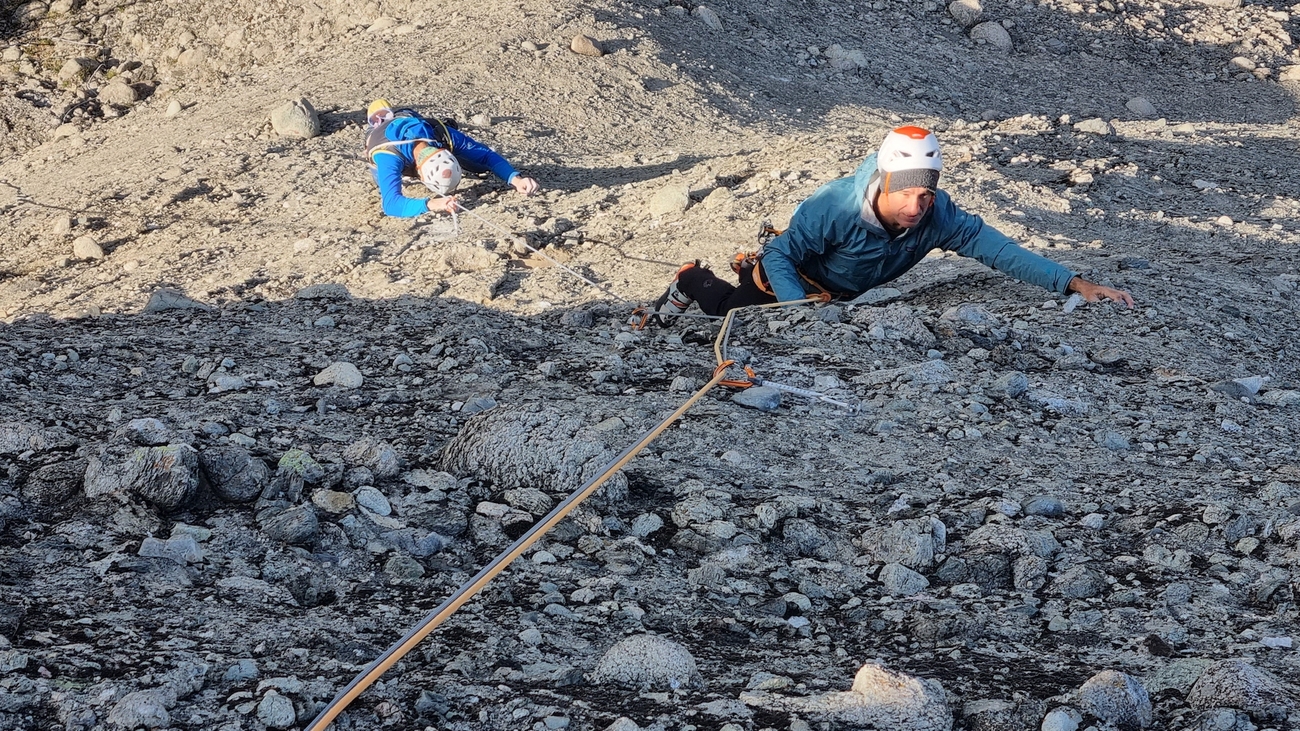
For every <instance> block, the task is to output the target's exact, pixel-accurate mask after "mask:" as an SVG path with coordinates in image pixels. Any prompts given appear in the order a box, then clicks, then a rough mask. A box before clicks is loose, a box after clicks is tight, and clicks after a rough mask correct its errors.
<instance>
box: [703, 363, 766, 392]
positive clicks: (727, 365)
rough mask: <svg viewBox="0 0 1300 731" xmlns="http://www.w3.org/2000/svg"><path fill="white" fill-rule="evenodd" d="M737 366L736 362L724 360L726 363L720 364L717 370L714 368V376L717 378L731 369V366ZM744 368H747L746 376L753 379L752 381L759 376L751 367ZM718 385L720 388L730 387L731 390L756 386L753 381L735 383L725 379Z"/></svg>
mask: <svg viewBox="0 0 1300 731" xmlns="http://www.w3.org/2000/svg"><path fill="white" fill-rule="evenodd" d="M735 364H736V361H734V360H724V361H722V363H720V364H719V365H718V367H717V368H714V369H713V375H715V376H716V375H718V374H719V373H722V372H723V371H725V370H727V369H728V368H730V367H731V366H733V365H735ZM744 368H745V375H746V376H749V378H751V379H753V378H756V377H757V375H758V374H756V373H754V369H752V368H750V367H749V366H745V367H744ZM718 385H719V386H730V387H731V388H749V387H750V386H752V385H754V382H753V381H752V380H747V381H733V380H729V379H723V380H721V381H718Z"/></svg>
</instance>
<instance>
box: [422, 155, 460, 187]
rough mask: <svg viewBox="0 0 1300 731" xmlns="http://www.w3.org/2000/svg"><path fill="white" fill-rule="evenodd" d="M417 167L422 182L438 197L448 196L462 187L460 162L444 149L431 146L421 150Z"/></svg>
mask: <svg viewBox="0 0 1300 731" xmlns="http://www.w3.org/2000/svg"><path fill="white" fill-rule="evenodd" d="M415 167H416V169H417V170H419V172H420V182H422V183H424V185H425V187H427V188H428V189H429V190H431V191H433V192H434V193H435V194H436V195H448V194H450V193H451V192H452V191H453V190H455V189H456V186H458V185H460V176H461V171H460V162H459V161H457V160H456V156H455V155H453V154H451V153H450V152H448V151H447V150H446V149H444V148H441V147H433V146H429V147H426V148H424V149H422V150H420V152H419V154H418V155H416V160H415Z"/></svg>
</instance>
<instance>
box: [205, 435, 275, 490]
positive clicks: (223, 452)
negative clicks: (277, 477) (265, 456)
mask: <svg viewBox="0 0 1300 731" xmlns="http://www.w3.org/2000/svg"><path fill="white" fill-rule="evenodd" d="M199 465H200V466H201V467H202V468H203V472H204V473H205V474H206V475H207V476H208V480H209V483H210V484H211V485H212V491H213V492H215V493H216V494H217V495H218V496H220V497H221V498H223V499H225V500H229V501H231V502H236V503H243V502H248V501H250V500H252V499H254V498H256V497H257V496H258V495H260V494H261V493H262V489H263V488H265V487H266V484H267V482H268V481H269V480H270V476H271V472H270V470H269V469H268V468H267V466H266V463H265V462H263V461H262V460H260V459H256V458H254V457H253V456H252V455H251V454H249V453H248V451H247V450H245V449H243V448H242V447H236V446H226V447H213V448H211V449H205V450H204V451H203V452H202V453H201V454H200V455H199Z"/></svg>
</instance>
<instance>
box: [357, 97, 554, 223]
mask: <svg viewBox="0 0 1300 731" xmlns="http://www.w3.org/2000/svg"><path fill="white" fill-rule="evenodd" d="M366 117H367V125H366V150H365V151H366V158H367V159H368V160H369V162H370V166H371V172H372V174H373V175H374V178H375V183H376V184H377V185H378V186H379V198H380V202H381V204H382V205H383V209H384V213H385V214H387V215H389V216H398V217H403V218H409V217H411V216H418V215H420V214H422V213H425V212H426V211H434V212H443V213H451V212H452V211H453V210H454V209H455V208H456V206H457V203H456V198H455V197H454V196H452V195H451V192H452V191H453V190H455V189H456V186H457V185H459V184H460V179H461V171H462V170H468V171H470V172H472V173H481V172H487V171H491V172H492V173H493V174H494V175H496V176H497V177H498V178H501V179H502V180H504V181H506V182H507V183H509V184H510V185H511V186H513V187H514V189H515V190H517V191H519V192H520V193H523V194H524V195H532V194H533V193H536V192H537V188H538V185H537V181H536V180H533V179H532V178H525V177H524V176H522V175H520V174H519V173H518V171H516V170H515V168H514V166H512V165H511V164H510V163H509V162H507V161H506V159H505V158H504V157H501V155H499V154H497V153H496V152H495V151H494V150H493V149H492V148H490V147H488V146H487V145H484V144H483V143H481V142H478V141H477V140H475V139H474V138H472V137H470V136H469V135H467V134H465V133H463V132H461V131H460V130H458V129H456V128H455V127H454V126H451V125H450V124H447V123H443V122H441V121H439V120H436V119H434V120H429V119H424V118H422V117H418V116H415V115H414V114H409V115H405V114H402V113H401V112H399V113H396V114H395V113H394V112H393V110H392V108H391V107H390V106H389V104H388V102H387V101H386V100H384V99H376V100H375V101H373V102H371V104H370V106H369V108H368V109H367V110H366ZM403 175H407V176H411V177H419V178H420V181H421V182H423V183H424V184H425V186H426V187H428V188H429V190H431V191H433V193H434V197H430V198H407V197H406V196H405V195H403V194H402V176H403Z"/></svg>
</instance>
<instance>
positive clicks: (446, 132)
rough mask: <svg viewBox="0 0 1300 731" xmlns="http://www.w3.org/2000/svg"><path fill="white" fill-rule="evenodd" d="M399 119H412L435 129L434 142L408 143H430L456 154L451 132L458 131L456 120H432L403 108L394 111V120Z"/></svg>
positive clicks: (408, 108)
mask: <svg viewBox="0 0 1300 731" xmlns="http://www.w3.org/2000/svg"><path fill="white" fill-rule="evenodd" d="M398 117H412V118H414V119H418V120H420V121H421V122H424V123H425V124H427V125H429V127H431V128H432V129H433V139H432V140H408V141H410V142H428V143H429V144H431V145H435V146H437V147H443V148H446V150H447V152H451V153H455V152H456V143H455V142H453V141H452V138H451V130H453V129H458V127H457V125H456V120H454V119H452V118H451V117H447V118H446V119H438V118H437V117H434V118H432V119H430V118H429V117H426V116H424V115H422V114H420V113H419V112H417V111H415V110H414V109H411V108H410V107H402V108H401V109H395V110H393V119H396V118H398Z"/></svg>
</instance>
